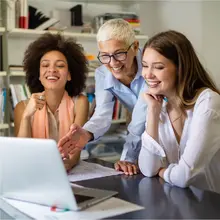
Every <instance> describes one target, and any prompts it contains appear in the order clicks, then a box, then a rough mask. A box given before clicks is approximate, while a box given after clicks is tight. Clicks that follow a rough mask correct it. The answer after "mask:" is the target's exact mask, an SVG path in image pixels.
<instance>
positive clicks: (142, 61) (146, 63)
mask: <svg viewBox="0 0 220 220" xmlns="http://www.w3.org/2000/svg"><path fill="white" fill-rule="evenodd" d="M142 63H145V64H147V62H145V61H144V60H142ZM152 64H154V65H155V64H162V65H165V64H164V63H162V62H153V63H152Z"/></svg>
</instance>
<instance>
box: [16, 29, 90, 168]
mask: <svg viewBox="0 0 220 220" xmlns="http://www.w3.org/2000/svg"><path fill="white" fill-rule="evenodd" d="M23 65H24V71H25V72H26V82H27V85H28V87H29V89H30V92H31V94H32V95H31V97H30V99H28V100H25V101H21V102H19V103H18V104H17V105H16V107H15V110H14V114H15V135H16V136H17V137H27V138H31V137H32V138H50V139H54V140H55V141H57V142H58V141H59V140H60V139H61V138H62V137H63V136H64V135H66V133H68V131H69V128H70V126H71V124H73V123H75V124H78V125H79V126H83V125H84V123H85V122H86V121H87V118H88V108H89V104H88V100H87V98H86V97H85V96H84V95H82V94H81V92H82V91H83V89H84V87H85V81H86V76H87V72H88V69H87V61H86V58H85V56H84V54H83V49H82V47H81V46H80V45H79V44H77V43H76V42H75V41H74V39H72V38H68V39H65V38H64V37H63V36H61V35H59V34H57V35H53V34H50V33H47V34H44V35H42V36H41V37H39V38H38V39H37V40H36V41H34V42H32V43H31V44H30V45H29V47H28V48H27V50H26V52H25V55H24V60H23ZM79 158H80V151H78V152H75V153H74V154H71V155H68V157H67V158H66V159H65V160H64V164H65V167H66V169H67V170H69V169H71V168H72V167H73V166H74V165H75V164H76V163H77V162H78V160H79Z"/></svg>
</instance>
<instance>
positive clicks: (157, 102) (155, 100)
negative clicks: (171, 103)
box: [144, 92, 163, 112]
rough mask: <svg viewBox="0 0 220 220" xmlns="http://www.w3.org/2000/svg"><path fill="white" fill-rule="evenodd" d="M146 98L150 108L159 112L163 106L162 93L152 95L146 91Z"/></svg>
mask: <svg viewBox="0 0 220 220" xmlns="http://www.w3.org/2000/svg"><path fill="white" fill-rule="evenodd" d="M144 100H145V101H146V102H147V105H148V108H150V109H154V110H157V112H160V111H161V107H162V104H163V96H162V95H152V94H150V93H148V92H145V93H144Z"/></svg>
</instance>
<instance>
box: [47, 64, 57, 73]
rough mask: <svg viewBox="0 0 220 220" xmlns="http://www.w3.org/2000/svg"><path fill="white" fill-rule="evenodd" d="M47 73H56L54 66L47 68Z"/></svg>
mask: <svg viewBox="0 0 220 220" xmlns="http://www.w3.org/2000/svg"><path fill="white" fill-rule="evenodd" d="M48 71H50V72H52V73H53V72H56V66H55V65H50V66H49V67H48Z"/></svg>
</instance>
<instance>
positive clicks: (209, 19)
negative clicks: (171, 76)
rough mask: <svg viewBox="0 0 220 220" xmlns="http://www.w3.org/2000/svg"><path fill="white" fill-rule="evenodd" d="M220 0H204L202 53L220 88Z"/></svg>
mask: <svg viewBox="0 0 220 220" xmlns="http://www.w3.org/2000/svg"><path fill="white" fill-rule="evenodd" d="M219 23H220V1H210V2H208V1H207V2H206V1H204V2H202V24H203V33H202V38H203V39H202V42H203V45H202V46H203V47H202V54H203V56H204V59H205V61H206V64H207V67H208V69H209V70H210V72H211V74H212V76H213V77H214V79H215V81H216V83H217V85H218V87H219V88H220V54H219V52H220V24H219Z"/></svg>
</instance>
